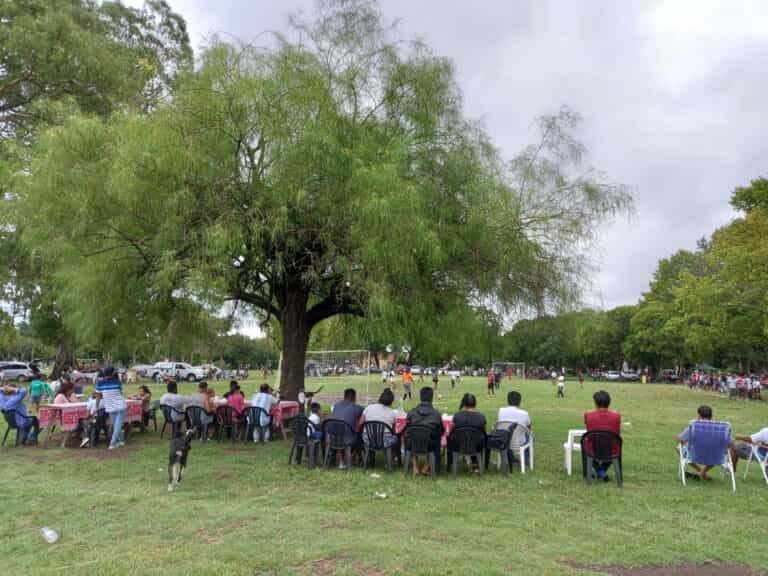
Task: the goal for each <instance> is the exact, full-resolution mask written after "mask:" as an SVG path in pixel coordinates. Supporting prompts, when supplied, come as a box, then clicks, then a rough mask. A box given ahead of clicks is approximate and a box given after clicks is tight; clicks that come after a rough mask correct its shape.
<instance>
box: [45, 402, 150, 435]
mask: <svg viewBox="0 0 768 576" xmlns="http://www.w3.org/2000/svg"><path fill="white" fill-rule="evenodd" d="M125 403H126V404H127V406H128V415H127V417H126V422H141V400H126V401H125ZM38 418H39V419H40V428H46V427H47V426H48V425H49V424H50V423H51V419H53V421H54V422H55V423H56V425H57V426H58V427H59V428H60V429H61V431H62V432H72V431H73V430H77V423H78V422H79V421H80V419H81V418H88V403H87V402H70V403H68V404H43V405H42V406H40V413H39V415H38Z"/></svg>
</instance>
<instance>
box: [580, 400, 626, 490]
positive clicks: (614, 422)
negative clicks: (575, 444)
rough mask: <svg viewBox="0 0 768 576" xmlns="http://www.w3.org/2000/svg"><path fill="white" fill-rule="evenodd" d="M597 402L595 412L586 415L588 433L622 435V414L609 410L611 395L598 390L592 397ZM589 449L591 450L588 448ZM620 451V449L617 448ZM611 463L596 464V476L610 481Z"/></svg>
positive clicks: (585, 421)
mask: <svg viewBox="0 0 768 576" xmlns="http://www.w3.org/2000/svg"><path fill="white" fill-rule="evenodd" d="M592 399H593V400H594V401H595V410H593V411H592V412H585V413H584V424H586V426H587V432H592V431H593V430H605V431H608V432H613V433H614V434H617V435H619V434H621V414H619V413H618V412H614V411H612V410H608V407H609V406H610V405H611V395H610V394H608V392H606V391H605V390H598V391H597V392H595V393H594V395H593V396H592ZM588 448H591V447H589V446H588ZM616 448H617V449H618V447H616ZM610 465H611V464H610V462H601V463H597V462H595V464H594V468H595V475H596V476H597V477H598V478H599V479H601V480H605V481H606V482H607V481H608V480H609V478H608V474H607V470H608V467H609V466H610Z"/></svg>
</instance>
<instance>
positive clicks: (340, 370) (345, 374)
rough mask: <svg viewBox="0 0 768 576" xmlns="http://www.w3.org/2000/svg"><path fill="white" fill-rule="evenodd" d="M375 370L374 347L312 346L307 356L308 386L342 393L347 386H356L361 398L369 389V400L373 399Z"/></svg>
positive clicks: (366, 395)
mask: <svg viewBox="0 0 768 576" xmlns="http://www.w3.org/2000/svg"><path fill="white" fill-rule="evenodd" d="M373 384H374V376H373V375H372V373H371V351H370V350H308V351H307V356H306V359H305V360H304V388H305V390H317V389H318V388H319V387H320V386H323V392H324V393H330V394H331V395H333V396H338V397H341V395H342V394H343V392H344V390H345V389H346V388H355V389H356V390H357V395H358V399H361V397H362V393H363V388H364V389H365V403H366V404H369V403H370V398H371V394H372V393H373V392H374V390H375V388H374V386H373Z"/></svg>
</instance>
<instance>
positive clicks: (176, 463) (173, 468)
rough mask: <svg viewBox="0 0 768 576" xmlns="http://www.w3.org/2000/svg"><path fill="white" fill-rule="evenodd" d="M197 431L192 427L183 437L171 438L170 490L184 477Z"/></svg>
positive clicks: (169, 453) (169, 454)
mask: <svg viewBox="0 0 768 576" xmlns="http://www.w3.org/2000/svg"><path fill="white" fill-rule="evenodd" d="M196 432H197V431H196V429H195V428H190V429H189V430H187V433H186V434H184V436H182V437H181V438H174V439H173V440H171V449H170V450H169V451H168V492H173V489H174V488H176V486H178V485H179V483H180V482H181V479H182V478H183V477H184V470H185V469H186V467H187V456H189V450H190V444H191V442H192V439H193V438H194V437H195V434H196Z"/></svg>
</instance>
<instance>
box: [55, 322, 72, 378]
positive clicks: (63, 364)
mask: <svg viewBox="0 0 768 576" xmlns="http://www.w3.org/2000/svg"><path fill="white" fill-rule="evenodd" d="M74 365H75V355H74V353H73V352H72V346H71V342H70V341H69V335H68V334H66V333H63V334H62V335H61V336H60V338H59V345H58V347H57V348H56V361H55V362H54V363H53V370H51V375H50V379H51V380H58V379H59V378H60V377H61V373H62V371H63V370H64V369H65V368H67V367H74Z"/></svg>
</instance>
